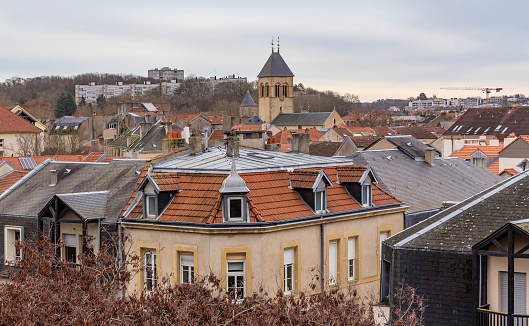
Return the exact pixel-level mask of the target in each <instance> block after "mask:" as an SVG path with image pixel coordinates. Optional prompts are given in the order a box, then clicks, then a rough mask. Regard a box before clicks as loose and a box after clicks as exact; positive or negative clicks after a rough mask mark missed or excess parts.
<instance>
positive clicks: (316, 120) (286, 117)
mask: <svg viewBox="0 0 529 326" xmlns="http://www.w3.org/2000/svg"><path fill="white" fill-rule="evenodd" d="M331 114H332V112H301V113H279V114H278V115H277V117H275V119H274V120H273V121H272V124H273V125H276V126H278V127H280V126H281V127H283V126H323V125H324V124H325V122H326V121H327V119H329V117H330V116H331Z"/></svg>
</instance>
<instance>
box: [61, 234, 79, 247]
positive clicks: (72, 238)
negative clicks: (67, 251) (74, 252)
mask: <svg viewBox="0 0 529 326" xmlns="http://www.w3.org/2000/svg"><path fill="white" fill-rule="evenodd" d="M63 236H64V245H65V246H66V247H77V240H76V235H75V234H64V235H63Z"/></svg>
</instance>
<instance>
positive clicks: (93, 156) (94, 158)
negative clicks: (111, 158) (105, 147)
mask: <svg viewBox="0 0 529 326" xmlns="http://www.w3.org/2000/svg"><path fill="white" fill-rule="evenodd" d="M103 154H105V153H98V152H95V153H90V154H88V155H87V156H86V157H85V158H84V159H83V162H95V161H97V160H98V159H99V158H101V156H103Z"/></svg>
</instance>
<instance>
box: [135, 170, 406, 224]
mask: <svg viewBox="0 0 529 326" xmlns="http://www.w3.org/2000/svg"><path fill="white" fill-rule="evenodd" d="M337 168H340V167H339V166H338V167H337V166H334V167H324V168H323V170H324V171H325V173H326V174H327V176H328V177H329V178H330V180H331V182H332V184H333V186H329V187H328V188H327V209H328V210H329V212H330V213H339V212H347V211H351V210H357V209H358V210H361V208H362V207H361V206H360V205H359V204H358V203H357V202H356V201H355V200H354V199H353V198H352V197H351V196H350V195H349V194H348V193H347V191H346V190H345V189H344V188H343V187H342V186H341V185H339V184H337V183H336V180H337V177H336V176H337ZM342 168H343V169H347V168H349V167H348V166H343V167H342ZM353 168H356V167H353ZM237 169H239V164H238V163H237ZM319 170H320V169H317V170H315V169H314V168H310V169H301V170H295V172H296V173H298V174H299V173H300V172H301V173H304V172H305V173H308V174H309V175H311V176H312V177H315V176H317V175H318V173H319ZM364 170H365V167H364ZM155 174H156V176H157V177H156V180H160V178H165V177H169V178H174V177H175V174H174V173H173V174H171V175H169V174H167V173H163V172H158V173H155ZM239 176H240V177H241V178H242V179H243V180H244V181H245V183H246V186H247V187H248V189H249V190H250V192H249V193H248V194H247V198H248V206H249V211H250V222H272V221H284V220H289V219H294V218H302V217H308V216H314V213H313V212H312V211H311V210H310V209H309V208H308V207H307V205H305V203H304V202H303V201H302V200H301V199H300V197H299V196H298V194H297V192H296V191H295V190H294V189H291V187H289V186H290V180H289V172H287V171H285V170H274V171H269V172H257V173H240V171H239ZM178 178H179V184H180V188H179V189H180V190H181V191H180V192H178V193H177V194H176V195H175V197H174V199H173V200H172V201H171V203H170V204H169V206H168V207H167V209H166V210H165V212H164V213H163V214H162V215H161V216H160V217H159V218H158V220H159V221H169V222H190V223H202V224H215V223H222V205H221V199H222V197H221V196H220V193H219V189H220V188H221V185H222V182H223V180H224V179H225V178H226V175H225V174H209V173H178ZM311 180H312V183H314V180H313V179H312V178H311ZM309 187H312V184H310V185H309ZM133 197H134V196H133ZM129 202H130V203H132V202H133V200H132V197H131V200H130V201H129ZM400 203H401V201H400V200H398V199H396V198H395V197H394V196H392V195H390V194H388V193H387V192H385V191H384V190H382V188H380V187H378V186H377V185H376V184H373V205H374V206H375V207H381V206H386V205H398V204H400ZM142 205H143V201H142V199H141V197H140V198H139V201H138V202H137V204H136V205H135V206H134V207H133V208H132V209H131V210H130V214H128V215H126V216H125V217H127V218H141V216H142V210H143V209H142Z"/></svg>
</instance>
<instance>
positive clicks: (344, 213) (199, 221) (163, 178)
mask: <svg viewBox="0 0 529 326" xmlns="http://www.w3.org/2000/svg"><path fill="white" fill-rule="evenodd" d="M227 148H228V149H226V148H224V147H217V148H209V149H208V150H207V151H205V152H202V153H200V154H197V155H188V156H182V157H179V158H176V159H173V160H170V161H166V162H163V163H159V164H154V165H152V169H151V170H150V171H149V173H148V174H147V175H146V176H145V178H143V179H142V180H141V181H140V183H139V185H138V187H137V189H136V192H135V193H134V194H133V195H132V196H131V197H130V200H129V205H128V206H127V207H125V209H124V210H123V214H122V219H121V226H122V227H123V228H124V229H125V230H126V232H128V233H129V234H130V235H131V237H132V239H133V240H134V248H135V249H136V253H137V254H138V255H139V256H140V257H141V259H142V265H143V269H142V271H141V272H140V273H139V274H138V275H137V277H136V278H135V279H134V280H133V281H132V283H133V288H135V289H137V290H138V291H139V292H141V291H151V290H153V289H154V288H155V286H156V284H157V282H159V280H160V279H161V277H163V276H164V275H172V280H173V281H174V282H175V283H192V282H193V281H194V277H196V276H197V275H207V274H208V273H210V272H213V273H214V274H216V275H217V276H219V277H220V279H221V282H222V286H223V288H224V290H226V291H228V292H230V293H231V295H232V296H233V297H234V298H237V299H242V298H243V297H245V296H249V295H251V294H252V293H254V292H255V291H257V290H258V288H259V287H261V286H262V287H263V288H264V289H265V290H267V291H268V292H269V293H274V292H275V291H276V290H279V289H281V291H283V292H284V293H285V294H290V293H299V292H300V291H310V288H309V284H310V282H311V281H312V280H313V277H314V276H315V273H320V274H319V275H321V276H322V278H321V279H320V281H321V282H319V284H318V285H319V286H318V288H317V291H322V290H325V289H329V288H345V287H347V286H349V285H355V286H357V288H358V290H359V291H360V293H361V294H362V295H364V294H365V295H367V293H369V292H371V293H377V292H378V290H377V288H378V279H379V270H380V269H379V264H378V261H379V252H380V251H379V246H380V239H385V238H386V237H387V236H389V235H392V234H394V233H396V232H398V231H400V230H402V228H403V212H404V211H405V210H406V206H404V205H402V203H401V202H400V200H398V199H396V198H395V197H394V196H392V195H390V194H388V193H387V192H385V191H383V190H382V189H381V188H380V187H379V186H378V183H377V179H376V177H375V176H374V175H373V174H372V173H371V171H370V169H369V168H367V167H365V166H357V165H353V164H352V162H351V161H350V160H347V159H344V158H328V157H317V156H310V155H306V154H300V153H297V154H285V153H280V152H267V151H260V150H251V149H245V148H239V147H238V146H237V143H236V142H228V145H227Z"/></svg>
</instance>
